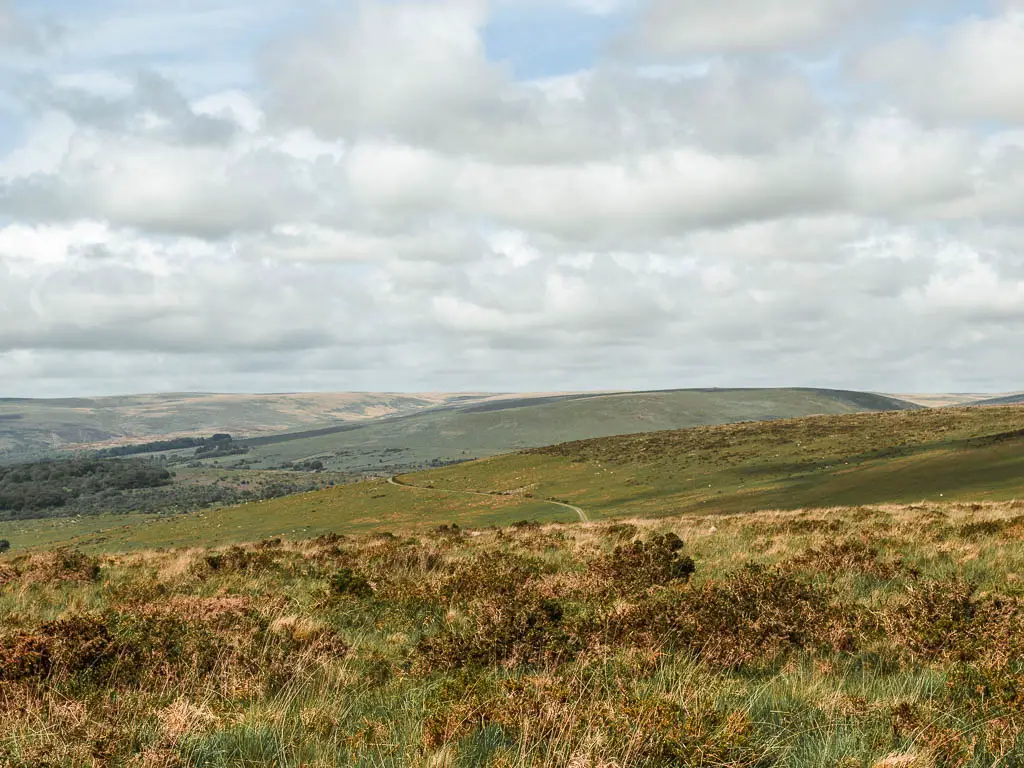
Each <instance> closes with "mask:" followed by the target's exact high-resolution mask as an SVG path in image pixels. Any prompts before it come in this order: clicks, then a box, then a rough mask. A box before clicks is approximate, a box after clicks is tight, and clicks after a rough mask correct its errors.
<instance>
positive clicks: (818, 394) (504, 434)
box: [246, 389, 917, 472]
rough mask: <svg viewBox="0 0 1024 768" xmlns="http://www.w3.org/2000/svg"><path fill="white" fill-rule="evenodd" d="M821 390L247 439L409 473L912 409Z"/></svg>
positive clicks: (709, 394) (416, 420)
mask: <svg viewBox="0 0 1024 768" xmlns="http://www.w3.org/2000/svg"><path fill="white" fill-rule="evenodd" d="M916 407H917V406H913V405H911V404H909V403H906V402H903V401H899V400H895V399H893V398H890V397H886V396H884V395H875V394H870V393H864V392H847V391H834V390H821V389H706V390H675V391H662V392H629V393H621V394H604V395H596V394H589V395H588V394H583V395H563V396H557V397H523V398H517V399H505V400H494V401H491V402H485V403H472V404H467V405H457V406H456V405H453V406H448V407H445V408H438V409H431V410H427V411H423V412H420V413H416V414H412V415H410V416H405V417H400V418H388V419H378V420H375V421H369V422H363V423H359V424H348V425H340V426H337V427H334V428H328V429H324V430H318V431H314V432H303V433H298V434H293V435H287V434H286V435H274V436H269V437H266V438H258V439H254V440H250V441H247V443H246V444H247V445H248V446H250V447H251V449H252V452H251V454H250V455H249V456H248V457H247V459H248V460H249V461H250V462H252V466H255V467H260V468H273V467H277V466H281V465H283V464H287V463H288V462H293V461H301V460H307V459H311V458H315V459H318V460H321V461H323V462H324V464H325V466H327V467H328V468H329V469H332V470H336V471H346V472H352V471H376V472H387V471H396V472H397V471H404V470H409V469H415V468H422V467H426V466H429V465H430V463H431V462H445V461H460V460H466V459H474V458H483V457H488V456H495V455H498V454H503V453H509V452H511V451H517V450H521V449H524V448H533V447H537V446H542V445H550V444H553V443H559V442H565V441H569V440H580V439H584V438H591V437H606V436H609V435H621V434H627V433H637V432H651V431H655V430H663V429H681V428H685V427H695V426H700V425H710V424H725V423H731V422H738V421H761V420H765V419H779V418H792V417H797V416H808V415H812V414H844V413H857V412H861V411H888V410H896V409H904V408H916Z"/></svg>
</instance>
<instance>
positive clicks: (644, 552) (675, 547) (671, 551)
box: [592, 533, 696, 594]
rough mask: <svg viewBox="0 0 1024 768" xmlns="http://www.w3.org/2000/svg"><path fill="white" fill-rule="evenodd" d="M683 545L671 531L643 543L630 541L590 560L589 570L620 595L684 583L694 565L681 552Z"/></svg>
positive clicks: (689, 558)
mask: <svg viewBox="0 0 1024 768" xmlns="http://www.w3.org/2000/svg"><path fill="white" fill-rule="evenodd" d="M684 546H685V544H684V543H683V540H682V539H680V538H679V537H678V536H676V534H674V533H666V534H665V535H663V536H661V535H655V536H652V537H651V538H650V540H649V541H647V542H642V541H634V542H632V543H631V544H626V545H623V546H619V547H616V548H615V551H614V552H613V553H612V554H611V555H610V556H608V557H605V558H602V559H601V560H598V561H597V562H596V563H594V565H593V567H592V570H593V571H594V572H595V573H596V574H597V575H598V576H599V577H600V578H601V579H602V580H603V581H606V582H607V583H608V585H609V587H610V588H611V589H612V590H613V591H615V592H618V593H624V594H636V593H640V592H645V591H646V590H648V589H650V588H651V587H663V586H668V585H670V584H679V583H685V582H687V581H689V579H690V577H691V576H692V575H693V573H694V571H695V570H696V566H695V565H694V562H693V558H691V557H689V556H687V555H684V554H683V552H682V550H683V547H684Z"/></svg>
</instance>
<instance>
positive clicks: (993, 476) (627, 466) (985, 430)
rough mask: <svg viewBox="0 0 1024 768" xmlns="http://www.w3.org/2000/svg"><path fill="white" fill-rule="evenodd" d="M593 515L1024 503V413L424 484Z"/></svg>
mask: <svg viewBox="0 0 1024 768" xmlns="http://www.w3.org/2000/svg"><path fill="white" fill-rule="evenodd" d="M418 482H430V483H432V484H434V485H435V486H438V487H445V488H453V489H458V488H472V489H474V490H482V491H498V490H503V489H509V488H525V489H529V491H530V492H531V493H533V494H534V495H535V496H537V497H542V498H561V499H566V500H568V501H570V502H572V503H573V504H578V505H579V506H582V507H584V508H585V509H587V510H588V513H590V514H591V515H592V516H595V517H600V516H621V515H661V514H668V513H681V512H689V511H701V512H722V513H732V512H747V511H751V510H755V509H797V508H801V507H827V506H841V505H857V504H871V503H879V502H908V503H910V502H916V501H920V500H923V499H932V500H939V499H945V500H951V499H963V500H1006V499H1013V498H1017V497H1024V408H1020V407H1012V406H1007V407H1000V408H958V409H940V410H922V411H904V412H894V413H875V414H855V415H848V416H825V417H815V418H807V419H794V420H785V421H777V422H764V423H753V424H735V425H726V426H720V427H709V428H697V429H692V430H683V431H674V432H660V433H652V434H644V435H632V436H621V437H613V438H606V439H599V440H590V441H582V442H577V443H570V444H563V445H558V446H553V447H550V448H543V449H539V450H535V451H531V452H528V453H523V454H518V455H514V456H507V457H502V458H499V459H494V460H492V461H487V462H480V463H476V464H469V465H465V466H460V467H455V468H449V469H445V470H440V471H436V472H431V473H427V474H424V475H422V476H420V477H419V478H418Z"/></svg>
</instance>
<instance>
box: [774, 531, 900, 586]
mask: <svg viewBox="0 0 1024 768" xmlns="http://www.w3.org/2000/svg"><path fill="white" fill-rule="evenodd" d="M788 564H789V566H790V567H794V568H799V569H801V570H805V571H809V572H811V573H815V572H816V573H826V574H828V575H830V576H837V575H842V574H844V573H862V574H866V575H869V576H874V577H875V578H878V579H893V578H895V577H896V576H897V575H899V574H900V573H901V572H905V573H907V574H909V575H911V576H916V575H917V574H918V571H916V570H915V569H911V568H907V567H906V566H905V565H904V564H903V560H902V559H901V558H896V559H894V560H883V559H882V558H881V557H880V556H879V553H878V549H877V548H875V547H872V546H870V545H869V544H867V543H865V542H863V541H860V540H853V541H844V542H841V543H835V542H829V543H827V544H825V545H824V546H822V547H820V548H818V549H809V550H807V551H806V552H804V553H803V554H802V555H799V556H797V557H795V558H793V559H792V560H790V561H789V563H788Z"/></svg>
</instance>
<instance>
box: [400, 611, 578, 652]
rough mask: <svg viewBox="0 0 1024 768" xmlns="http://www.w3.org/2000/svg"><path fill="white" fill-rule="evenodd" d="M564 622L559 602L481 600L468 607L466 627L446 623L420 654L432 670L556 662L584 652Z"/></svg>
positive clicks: (426, 641)
mask: <svg viewBox="0 0 1024 768" xmlns="http://www.w3.org/2000/svg"><path fill="white" fill-rule="evenodd" d="M563 618H564V616H563V608H562V604H561V603H559V602H558V601H557V600H551V599H548V598H543V597H540V596H539V595H536V594H533V595H529V596H525V597H524V596H521V597H520V598H519V599H518V600H516V601H514V602H509V601H507V600H505V599H502V598H496V599H495V598H491V599H487V600H481V601H479V602H476V603H474V604H473V605H472V606H471V607H470V609H469V617H468V622H467V626H466V627H460V626H458V625H456V624H454V623H452V622H448V623H446V624H445V626H444V628H443V629H442V630H441V631H440V632H438V633H437V634H436V635H433V636H432V637H428V638H426V639H425V640H423V641H422V642H421V643H420V645H419V652H420V655H421V657H422V659H423V661H424V663H425V664H426V665H427V667H428V668H430V669H458V668H461V667H478V666H493V665H498V664H501V665H504V666H509V667H513V666H522V665H538V664H543V665H553V664H558V663H562V662H565V661H568V660H570V659H572V658H575V656H576V655H577V654H578V653H579V651H580V650H581V648H582V641H581V638H579V637H578V636H576V635H575V633H573V632H572V630H571V628H570V627H568V626H567V625H566V623H565V622H564V621H563Z"/></svg>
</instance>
